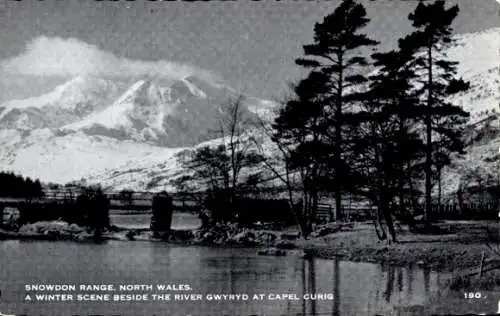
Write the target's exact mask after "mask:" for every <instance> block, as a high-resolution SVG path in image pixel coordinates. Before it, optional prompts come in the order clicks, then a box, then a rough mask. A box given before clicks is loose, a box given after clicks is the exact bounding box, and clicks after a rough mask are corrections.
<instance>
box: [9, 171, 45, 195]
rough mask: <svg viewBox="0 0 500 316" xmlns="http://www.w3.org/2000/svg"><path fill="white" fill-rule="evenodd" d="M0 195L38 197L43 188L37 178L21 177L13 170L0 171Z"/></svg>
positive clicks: (41, 193)
mask: <svg viewBox="0 0 500 316" xmlns="http://www.w3.org/2000/svg"><path fill="white" fill-rule="evenodd" d="M0 196H1V197H15V198H27V199H33V198H39V197H42V196H43V188H42V185H41V183H40V181H39V180H38V179H36V180H32V179H30V178H29V177H26V178H23V177H22V176H20V175H16V174H14V173H13V172H0Z"/></svg>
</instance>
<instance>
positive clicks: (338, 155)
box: [296, 0, 377, 218]
mask: <svg viewBox="0 0 500 316" xmlns="http://www.w3.org/2000/svg"><path fill="white" fill-rule="evenodd" d="M368 22H369V19H368V18H367V16H366V10H365V8H364V6H363V5H362V4H360V3H358V2H357V1H354V0H343V1H342V3H341V4H340V5H339V6H338V7H337V8H336V9H335V11H334V12H333V13H332V14H330V15H328V16H326V17H325V18H324V20H323V21H322V22H321V23H316V25H315V27H314V43H313V44H310V45H305V46H304V47H303V49H304V55H305V57H304V58H299V59H297V60H296V63H297V64H298V65H300V66H303V67H306V68H310V69H312V70H314V71H315V72H316V73H317V74H316V75H315V76H317V77H319V76H320V75H319V74H320V73H321V76H323V77H325V80H324V82H319V81H318V82H317V84H321V85H323V86H324V87H325V88H326V89H324V90H325V92H324V93H322V94H321V96H320V99H321V100H317V101H318V102H320V105H321V112H322V115H323V117H324V118H325V119H324V120H323V122H322V123H323V125H324V129H323V131H322V133H323V135H324V136H326V137H327V138H328V143H329V145H330V146H331V147H332V150H329V151H326V152H331V153H332V156H333V157H331V158H333V159H327V161H331V165H330V167H331V168H329V169H331V170H332V171H333V174H331V175H330V178H331V179H332V184H333V190H334V191H335V205H336V208H335V209H336V212H337V216H336V217H337V218H340V217H341V210H342V191H343V189H344V183H348V181H347V179H348V172H347V170H348V168H347V167H348V166H349V164H348V163H347V162H346V156H347V148H346V146H345V143H346V140H345V131H344V129H345V127H346V126H347V125H349V122H350V118H351V117H350V116H349V115H348V113H347V111H348V107H349V105H351V104H352V102H351V101H352V100H351V98H350V92H348V91H350V89H352V88H354V87H356V86H358V85H360V84H362V83H364V82H366V78H365V76H364V72H365V71H366V69H365V68H364V67H365V66H367V61H366V59H365V57H364V56H363V54H362V52H361V51H362V48H363V47H369V46H374V45H376V44H377V42H375V41H374V40H371V39H370V38H368V36H367V35H365V34H362V33H359V31H360V30H361V29H362V28H363V27H365V26H366V25H367V24H368ZM316 90H321V89H316ZM307 119H309V117H305V120H307ZM310 158H311V159H316V157H310Z"/></svg>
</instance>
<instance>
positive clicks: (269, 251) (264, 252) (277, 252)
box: [257, 248, 286, 257]
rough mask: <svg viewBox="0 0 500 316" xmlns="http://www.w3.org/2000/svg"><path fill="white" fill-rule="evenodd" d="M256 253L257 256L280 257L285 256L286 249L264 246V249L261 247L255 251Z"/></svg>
mask: <svg viewBox="0 0 500 316" xmlns="http://www.w3.org/2000/svg"><path fill="white" fill-rule="evenodd" d="M257 254H258V255H259V256H276V257H281V256H286V251H284V250H282V249H277V248H266V249H261V250H259V251H257Z"/></svg>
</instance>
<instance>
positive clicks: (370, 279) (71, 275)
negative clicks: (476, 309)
mask: <svg viewBox="0 0 500 316" xmlns="http://www.w3.org/2000/svg"><path fill="white" fill-rule="evenodd" d="M0 253H2V254H5V256H2V257H0V284H8V285H9V287H8V288H5V287H4V288H3V289H2V299H1V300H0V311H2V312H8V313H17V314H19V313H24V314H40V313H43V314H54V312H56V311H57V312H58V313H62V314H80V313H82V314H89V313H95V314H110V313H114V314H121V315H133V314H164V312H165V308H168V311H169V313H168V314H169V315H187V314H191V315H221V314H224V313H226V314H228V315H229V314H231V315H234V314H237V315H252V314H254V315H334V316H335V315H375V314H383V315H386V314H390V313H392V312H393V311H395V310H399V309H400V307H401V306H403V307H408V306H421V305H424V304H425V303H426V300H427V298H428V297H429V296H433V295H435V294H436V293H439V291H438V285H439V283H440V282H442V280H443V278H446V277H447V276H446V275H438V274H436V273H435V272H432V271H429V270H422V269H418V268H398V267H391V266H380V265H375V264H369V263H352V262H345V261H340V260H319V259H308V260H304V259H302V258H300V257H298V256H295V255H293V254H290V255H289V256H286V257H280V258H275V257H263V256H257V255H256V253H255V250H254V249H221V248H219V249H217V248H205V247H172V246H168V245H166V244H163V243H147V242H143V243H140V242H137V243H130V242H108V243H106V244H101V245H94V244H77V243H64V242H60V243H59V242H58V243H50V242H30V243H21V242H15V241H6V242H1V243H0ZM13 262H15V264H11V263H13ZM33 282H52V283H94V284H95V283H101V284H106V283H108V284H124V283H128V284H144V283H152V284H155V283H157V284H158V283H159V284H162V283H170V284H189V285H190V286H191V287H192V289H193V291H191V293H193V294H196V293H199V294H203V295H206V294H231V293H236V294H243V293H244V294H248V295H250V296H252V295H253V294H265V295H266V296H267V295H268V294H293V295H296V297H297V298H298V299H297V300H295V299H287V300H270V299H268V298H267V297H266V299H264V300H255V301H254V300H252V299H250V300H248V301H206V300H204V301H170V302H143V303H138V302H130V303H127V302H121V303H113V302H111V303H107V304H103V303H102V302H98V303H96V302H94V303H85V304H77V303H76V302H75V304H61V303H43V304H41V303H37V304H26V303H23V302H22V299H21V297H22V295H23V293H24V292H23V289H24V284H30V283H33ZM306 294H308V295H310V296H311V295H317V297H318V298H323V299H316V300H311V299H303V298H304V295H306ZM322 295H323V296H322ZM410 315H411V314H410Z"/></svg>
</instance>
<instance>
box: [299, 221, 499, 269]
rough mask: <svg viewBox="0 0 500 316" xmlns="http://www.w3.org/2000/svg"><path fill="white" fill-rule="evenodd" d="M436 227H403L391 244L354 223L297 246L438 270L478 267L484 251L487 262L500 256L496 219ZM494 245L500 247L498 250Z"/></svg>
mask: <svg viewBox="0 0 500 316" xmlns="http://www.w3.org/2000/svg"><path fill="white" fill-rule="evenodd" d="M434 228H435V231H436V232H434V233H427V234H422V233H421V234H418V233H414V232H410V231H409V230H408V229H407V228H406V227H403V228H400V229H399V231H398V242H397V243H394V244H391V245H388V244H387V243H386V242H384V241H379V240H378V238H377V236H376V234H375V232H374V229H373V226H372V225H369V224H368V223H355V224H354V226H353V228H352V229H350V230H348V231H340V232H337V233H334V234H329V235H326V236H323V237H320V238H314V239H311V240H306V241H299V242H298V243H297V246H299V247H300V248H304V249H306V250H307V252H308V253H311V255H314V256H316V257H322V258H333V257H340V258H342V259H344V260H350V261H364V262H377V263H386V264H393V265H400V266H409V265H419V266H422V267H427V268H430V269H433V270H438V271H456V270H463V269H469V268H474V267H479V265H480V262H481V258H482V255H483V252H484V255H485V258H484V260H485V262H492V261H495V260H499V259H500V256H499V255H498V254H500V243H499V240H500V234H499V225H498V223H497V222H493V221H489V222H488V221H484V222H466V221H463V222H443V223H439V224H434ZM438 232H439V233H438ZM492 248H493V249H497V251H498V254H497V253H495V252H494V251H492ZM499 265H500V264H499Z"/></svg>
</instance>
